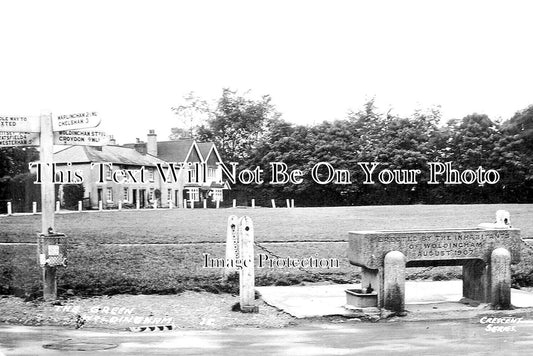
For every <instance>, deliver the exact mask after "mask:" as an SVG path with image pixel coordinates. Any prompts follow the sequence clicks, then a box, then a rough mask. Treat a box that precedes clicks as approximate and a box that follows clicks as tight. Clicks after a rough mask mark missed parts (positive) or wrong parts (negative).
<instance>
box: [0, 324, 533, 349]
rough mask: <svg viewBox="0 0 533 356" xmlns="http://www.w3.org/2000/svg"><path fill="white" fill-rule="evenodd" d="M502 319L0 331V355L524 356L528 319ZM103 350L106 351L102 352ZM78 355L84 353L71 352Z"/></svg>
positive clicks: (529, 336) (529, 342)
mask: <svg viewBox="0 0 533 356" xmlns="http://www.w3.org/2000/svg"><path fill="white" fill-rule="evenodd" d="M509 320H510V319H509ZM510 321H511V322H510V323H509V322H507V323H502V322H501V320H499V321H498V320H487V319H485V320H484V322H482V320H470V321H457V322H385V323H383V322H380V323H362V322H356V321H343V322H338V323H334V322H314V323H308V324H305V325H303V326H298V327H292V328H285V329H229V330H216V331H213V330H211V331H208V330H199V331H195V330H186V331H180V330H174V331H152V332H148V331H146V332H137V333H135V332H129V331H119V332H117V331H109V330H95V329H86V330H84V329H80V330H73V329H68V328H60V327H26V326H12V325H0V355H93V354H95V353H97V354H98V355H177V354H179V355H231V356H236V355H309V356H312V355H506V356H507V355H529V354H531V352H532V350H533V319H532V320H527V318H523V319H522V320H520V321H519V322H518V323H516V320H514V322H513V321H512V320H510ZM489 325H490V326H489ZM498 327H501V328H505V327H507V329H498ZM500 330H501V331H500ZM503 330H505V331H503ZM45 347H47V348H45ZM106 347H108V348H109V349H107V350H102V349H104V348H106ZM80 349H81V350H86V351H76V350H80ZM96 350H100V351H98V352H96Z"/></svg>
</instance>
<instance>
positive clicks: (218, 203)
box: [217, 200, 220, 209]
mask: <svg viewBox="0 0 533 356" xmlns="http://www.w3.org/2000/svg"><path fill="white" fill-rule="evenodd" d="M218 208H220V200H217V209H218Z"/></svg>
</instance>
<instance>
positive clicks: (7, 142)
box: [0, 131, 40, 147]
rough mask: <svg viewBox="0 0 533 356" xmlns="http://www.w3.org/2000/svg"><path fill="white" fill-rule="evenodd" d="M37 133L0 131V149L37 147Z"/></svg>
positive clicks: (38, 141) (38, 142)
mask: <svg viewBox="0 0 533 356" xmlns="http://www.w3.org/2000/svg"><path fill="white" fill-rule="evenodd" d="M39 144H40V140H39V133H38V132H11V131H0V147H13V146H39Z"/></svg>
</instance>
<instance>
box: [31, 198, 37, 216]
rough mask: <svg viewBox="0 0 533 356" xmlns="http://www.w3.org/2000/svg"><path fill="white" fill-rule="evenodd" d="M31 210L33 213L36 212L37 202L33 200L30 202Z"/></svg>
mask: <svg viewBox="0 0 533 356" xmlns="http://www.w3.org/2000/svg"><path fill="white" fill-rule="evenodd" d="M31 211H32V213H33V215H35V214H37V202H35V201H34V202H33V203H31Z"/></svg>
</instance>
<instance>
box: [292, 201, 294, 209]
mask: <svg viewBox="0 0 533 356" xmlns="http://www.w3.org/2000/svg"><path fill="white" fill-rule="evenodd" d="M291 208H293V209H294V199H291Z"/></svg>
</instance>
